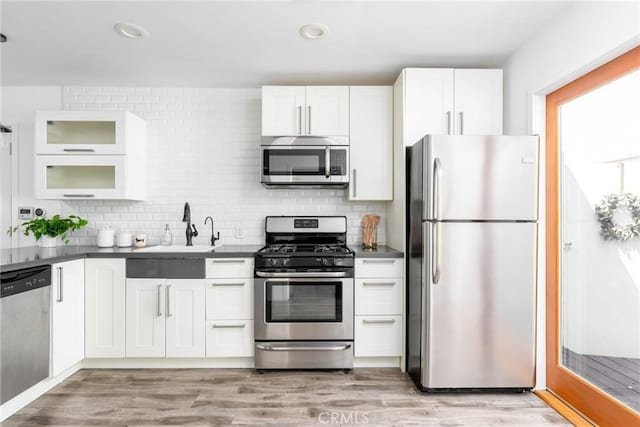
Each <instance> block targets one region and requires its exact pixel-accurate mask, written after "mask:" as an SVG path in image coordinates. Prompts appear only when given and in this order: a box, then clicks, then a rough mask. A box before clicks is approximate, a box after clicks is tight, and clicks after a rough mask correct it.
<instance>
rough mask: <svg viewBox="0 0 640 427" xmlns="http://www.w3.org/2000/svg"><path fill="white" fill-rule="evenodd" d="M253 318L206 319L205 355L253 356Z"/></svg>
mask: <svg viewBox="0 0 640 427" xmlns="http://www.w3.org/2000/svg"><path fill="white" fill-rule="evenodd" d="M253 344H254V343H253V320H252V319H245V320H209V321H207V357H253V350H254V346H253Z"/></svg>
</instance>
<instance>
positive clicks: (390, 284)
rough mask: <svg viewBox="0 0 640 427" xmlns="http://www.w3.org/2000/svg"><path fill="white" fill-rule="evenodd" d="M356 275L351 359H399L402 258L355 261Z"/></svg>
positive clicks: (402, 295)
mask: <svg viewBox="0 0 640 427" xmlns="http://www.w3.org/2000/svg"><path fill="white" fill-rule="evenodd" d="M355 276H356V279H355V291H354V295H355V307H354V308H355V323H354V356H355V357H401V356H402V342H403V335H404V331H403V326H404V325H403V321H402V320H403V312H404V309H403V305H404V303H403V301H404V294H403V285H402V283H403V282H402V259H401V258H364V259H356V262H355Z"/></svg>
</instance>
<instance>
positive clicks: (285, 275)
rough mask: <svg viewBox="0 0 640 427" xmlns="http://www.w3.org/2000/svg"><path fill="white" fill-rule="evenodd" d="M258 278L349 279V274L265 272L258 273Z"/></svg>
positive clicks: (335, 272)
mask: <svg viewBox="0 0 640 427" xmlns="http://www.w3.org/2000/svg"><path fill="white" fill-rule="evenodd" d="M256 276H258V277H267V278H273V279H295V278H304V277H309V278H311V277H313V278H319V279H322V278H339V277H347V273H345V272H344V271H327V272H322V273H296V272H293V273H268V272H264V271H256Z"/></svg>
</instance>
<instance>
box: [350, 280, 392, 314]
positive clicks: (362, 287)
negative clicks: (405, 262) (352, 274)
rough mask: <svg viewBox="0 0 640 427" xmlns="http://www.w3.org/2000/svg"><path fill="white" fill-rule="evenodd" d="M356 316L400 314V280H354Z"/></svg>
mask: <svg viewBox="0 0 640 427" xmlns="http://www.w3.org/2000/svg"><path fill="white" fill-rule="evenodd" d="M355 283H356V289H355V310H356V313H355V314H356V315H362V314H368V315H376V314H378V315H381V314H402V312H403V310H402V280H401V279H399V278H391V279H356V282H355Z"/></svg>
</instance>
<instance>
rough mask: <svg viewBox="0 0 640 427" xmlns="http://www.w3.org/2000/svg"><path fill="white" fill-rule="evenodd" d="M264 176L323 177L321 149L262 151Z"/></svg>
mask: <svg viewBox="0 0 640 427" xmlns="http://www.w3.org/2000/svg"><path fill="white" fill-rule="evenodd" d="M262 156H263V165H264V175H285V176H286V175H324V174H325V151H324V150H323V149H306V148H305V149H295V150H283V149H264V150H263V151H262Z"/></svg>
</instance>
